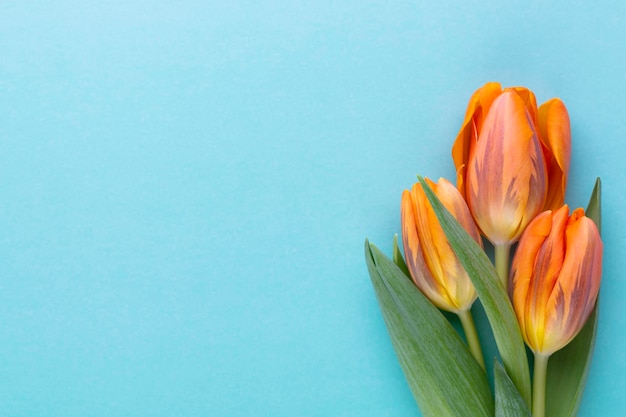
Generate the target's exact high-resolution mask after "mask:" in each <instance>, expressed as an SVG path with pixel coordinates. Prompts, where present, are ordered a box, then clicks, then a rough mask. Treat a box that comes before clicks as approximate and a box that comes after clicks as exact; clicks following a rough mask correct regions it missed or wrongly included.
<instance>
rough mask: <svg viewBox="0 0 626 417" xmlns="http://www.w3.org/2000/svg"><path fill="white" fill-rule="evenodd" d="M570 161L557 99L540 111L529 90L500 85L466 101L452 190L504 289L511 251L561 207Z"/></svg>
mask: <svg viewBox="0 0 626 417" xmlns="http://www.w3.org/2000/svg"><path fill="white" fill-rule="evenodd" d="M570 155H571V135H570V126H569V117H568V114H567V110H566V108H565V106H564V105H563V103H562V102H561V101H560V100H559V99H552V100H550V101H548V102H546V103H545V104H544V105H542V106H541V107H540V108H539V109H537V104H536V100H535V96H534V94H533V93H532V92H531V91H530V90H528V89H526V88H523V87H515V88H506V89H504V90H502V88H501V87H500V84H498V83H488V84H486V85H485V86H483V87H482V88H480V89H479V90H478V91H476V92H475V93H474V95H473V96H472V98H471V99H470V102H469V106H468V109H467V112H466V115H465V121H464V122H463V126H462V127H461V130H460V132H459V134H458V136H457V138H456V141H455V143H454V146H453V148H452V157H453V159H454V164H455V166H456V169H457V186H458V188H459V191H460V192H461V194H463V196H464V198H465V199H466V201H467V204H468V207H469V209H470V211H471V213H472V216H473V217H474V220H475V221H476V224H477V225H478V227H479V228H480V230H481V232H482V234H483V235H485V237H487V239H489V241H491V242H492V243H493V244H494V246H495V248H496V268H497V269H498V273H499V275H500V277H501V279H502V281H503V283H504V284H506V280H507V278H508V256H509V248H510V245H511V244H512V243H514V242H516V241H517V240H518V239H519V237H520V236H521V234H522V232H523V231H524V229H525V228H526V226H527V225H528V223H530V221H531V220H532V219H533V218H534V217H535V216H536V215H538V214H539V213H541V212H542V211H544V210H547V209H556V208H558V207H560V206H562V205H563V199H564V197H565V188H566V185H567V176H568V173H569V162H570Z"/></svg>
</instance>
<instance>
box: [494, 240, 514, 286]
mask: <svg viewBox="0 0 626 417" xmlns="http://www.w3.org/2000/svg"><path fill="white" fill-rule="evenodd" d="M495 252H496V271H497V272H498V276H499V277H500V281H502V284H504V289H505V290H506V289H508V282H509V254H510V252H511V245H510V244H509V243H503V244H500V245H495Z"/></svg>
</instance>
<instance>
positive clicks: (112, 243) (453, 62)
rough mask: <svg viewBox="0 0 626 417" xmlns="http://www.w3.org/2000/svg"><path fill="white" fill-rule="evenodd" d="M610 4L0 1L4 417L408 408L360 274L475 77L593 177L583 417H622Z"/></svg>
mask: <svg viewBox="0 0 626 417" xmlns="http://www.w3.org/2000/svg"><path fill="white" fill-rule="evenodd" d="M625 16H626V3H624V4H620V3H618V2H609V1H600V2H595V3H593V4H592V3H586V2H566V1H553V2H549V4H548V2H542V1H514V2H507V3H506V4H500V2H491V3H490V2H466V1H465V2H456V3H454V2H446V1H437V2H430V1H429V2H426V1H423V2H422V1H403V2H387V1H363V0H359V1H351V0H350V1H345V2H334V1H327V0H321V1H311V2H287V1H268V0H261V1H241V0H234V1H223V2H221V1H220V2H218V1H214V2H208V3H207V2H200V1H191V0H183V1H179V2H159V1H156V2H155V1H138V0H136V1H133V0H131V1H104V2H100V1H98V2H96V1H58V2H44V1H22V2H3V3H2V4H1V5H0V323H1V324H0V358H1V360H0V364H1V365H0V413H1V414H2V415H5V416H64V417H72V416H273V417H278V416H307V417H312V416H357V415H358V416H361V417H366V416H373V417H374V416H375V417H380V416H394V417H400V416H416V415H419V412H418V409H417V406H416V405H415V403H414V401H413V399H412V397H411V394H410V392H409V390H408V388H407V386H406V383H405V381H404V378H403V375H402V373H401V370H400V368H399V365H398V364H397V361H396V359H395V355H394V353H393V350H392V348H391V344H390V341H389V338H388V336H387V333H386V329H385V327H384V323H383V320H382V317H381V314H380V312H379V310H378V306H377V303H376V299H375V296H374V292H373V289H372V287H371V284H370V281H369V277H368V275H367V271H366V268H365V264H364V257H363V241H364V239H365V237H366V236H367V237H369V238H370V239H371V241H372V242H374V243H376V244H378V245H379V246H380V247H381V248H382V249H384V250H385V251H386V252H388V253H389V251H390V248H391V238H392V236H393V234H394V233H396V232H398V230H399V209H398V204H399V197H400V193H401V191H402V190H403V189H404V188H407V187H409V186H410V185H411V184H412V183H413V182H414V181H415V174H417V173H420V174H422V175H427V176H430V177H433V178H438V177H439V176H446V177H448V178H453V177H454V168H453V165H452V162H451V158H450V146H451V144H452V142H453V140H454V137H455V136H456V133H457V130H458V129H459V127H460V123H461V121H462V119H463V115H464V111H465V106H466V103H467V100H468V98H469V96H470V95H471V93H472V92H473V91H474V90H475V89H476V88H478V87H479V86H481V85H482V84H483V83H485V82H486V81H490V80H494V81H500V82H502V83H503V84H504V85H525V86H528V87H530V88H532V89H533V90H534V91H535V92H536V94H537V97H538V100H539V102H543V101H545V100H547V99H549V98H551V97H553V96H559V97H561V98H562V99H563V100H564V101H565V103H566V104H567V106H568V108H569V111H570V116H571V120H572V130H573V162H572V175H571V181H570V188H569V191H568V201H569V202H570V203H571V204H572V205H574V206H578V205H584V204H586V202H587V199H588V196H589V194H590V192H591V188H592V186H593V183H594V180H595V178H596V176H601V177H602V179H603V185H604V200H603V203H604V224H605V228H604V239H605V244H606V245H605V247H606V251H605V264H604V266H605V273H604V282H603V290H602V298H603V299H602V305H601V311H600V313H601V317H600V326H599V333H598V340H597V349H596V355H595V357H594V362H593V368H592V370H591V374H590V377H589V385H588V388H587V391H586V393H585V397H584V400H583V404H582V409H581V413H580V414H581V416H616V417H623V416H624V415H626V406H625V404H624V399H623V398H624V397H623V393H624V392H625V390H626V381H625V380H624V378H623V375H624V373H626V357H625V355H624V346H625V342H626V333H625V332H624V330H625V324H626V322H625V318H624V317H625V314H624V307H623V304H624V298H625V297H626V280H625V279H624V277H623V271H624V269H625V267H624V254H623V249H622V248H623V247H624V238H623V236H624V235H625V233H626V230H624V228H625V225H624V222H623V220H622V216H623V207H624V206H625V205H626V201H625V199H624V185H623V184H624V182H625V178H624V168H623V161H624V160H625V159H626V145H624V143H625V142H624V132H625V130H626V129H625V125H626V122H625V120H626V102H625V100H624V97H626V78H625V76H624V74H626V58H625V57H626V43H625V42H624V41H623V40H624V38H625V37H626V29H625V28H626V17H625Z"/></svg>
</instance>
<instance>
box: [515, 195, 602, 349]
mask: <svg viewBox="0 0 626 417" xmlns="http://www.w3.org/2000/svg"><path fill="white" fill-rule="evenodd" d="M601 275H602V241H601V240H600V233H599V232H598V229H597V227H596V225H595V224H594V222H593V221H592V220H591V219H589V218H588V217H585V213H584V211H583V209H581V208H579V209H576V210H574V212H573V213H572V215H571V216H570V215H569V208H568V207H567V205H565V206H563V207H561V208H560V209H558V210H556V211H550V210H549V211H545V212H543V213H541V214H540V215H539V216H537V217H536V218H535V219H534V220H533V221H532V222H531V223H530V224H529V225H528V227H527V228H526V231H525V232H524V234H523V235H522V238H521V240H520V243H519V246H518V248H517V253H516V255H515V258H514V259H513V264H512V267H511V276H510V281H511V282H510V285H509V287H510V292H511V298H512V301H513V307H514V309H515V313H516V315H517V319H518V321H519V324H520V328H521V331H522V335H523V337H524V340H525V341H526V343H527V344H528V346H530V348H531V349H532V350H533V351H534V352H535V353H537V354H541V355H544V356H548V355H550V354H552V353H554V352H556V351H557V350H559V349H561V348H562V347H563V346H565V345H566V344H568V343H569V342H570V341H571V340H572V339H573V338H574V336H576V335H577V334H578V332H579V331H580V329H581V328H582V327H583V325H584V324H585V322H586V321H587V318H588V317H589V314H591V311H592V310H593V307H594V305H595V302H596V297H597V296H598V290H599V288H600V277H601Z"/></svg>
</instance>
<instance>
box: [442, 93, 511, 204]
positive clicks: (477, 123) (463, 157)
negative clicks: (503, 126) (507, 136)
mask: <svg viewBox="0 0 626 417" xmlns="http://www.w3.org/2000/svg"><path fill="white" fill-rule="evenodd" d="M501 92H502V87H501V86H500V84H499V83H493V82H491V83H487V84H485V85H484V86H482V87H481V88H479V89H478V90H476V91H475V92H474V94H472V97H471V98H470V100H469V103H468V105H467V111H466V112H465V120H464V121H463V125H462V126H461V130H460V131H459V133H458V135H457V137H456V140H455V141H454V145H452V160H453V161H454V166H455V168H456V172H457V187H458V189H459V191H460V192H461V195H462V196H463V197H465V185H464V183H465V171H466V167H467V162H468V160H469V154H470V148H471V147H472V146H473V145H474V143H475V142H476V140H477V139H478V132H480V129H481V128H482V125H483V122H484V120H485V118H486V117H487V112H488V111H489V107H490V106H491V103H493V101H494V100H495V99H496V97H497V96H498V95H499V94H500V93H501Z"/></svg>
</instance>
